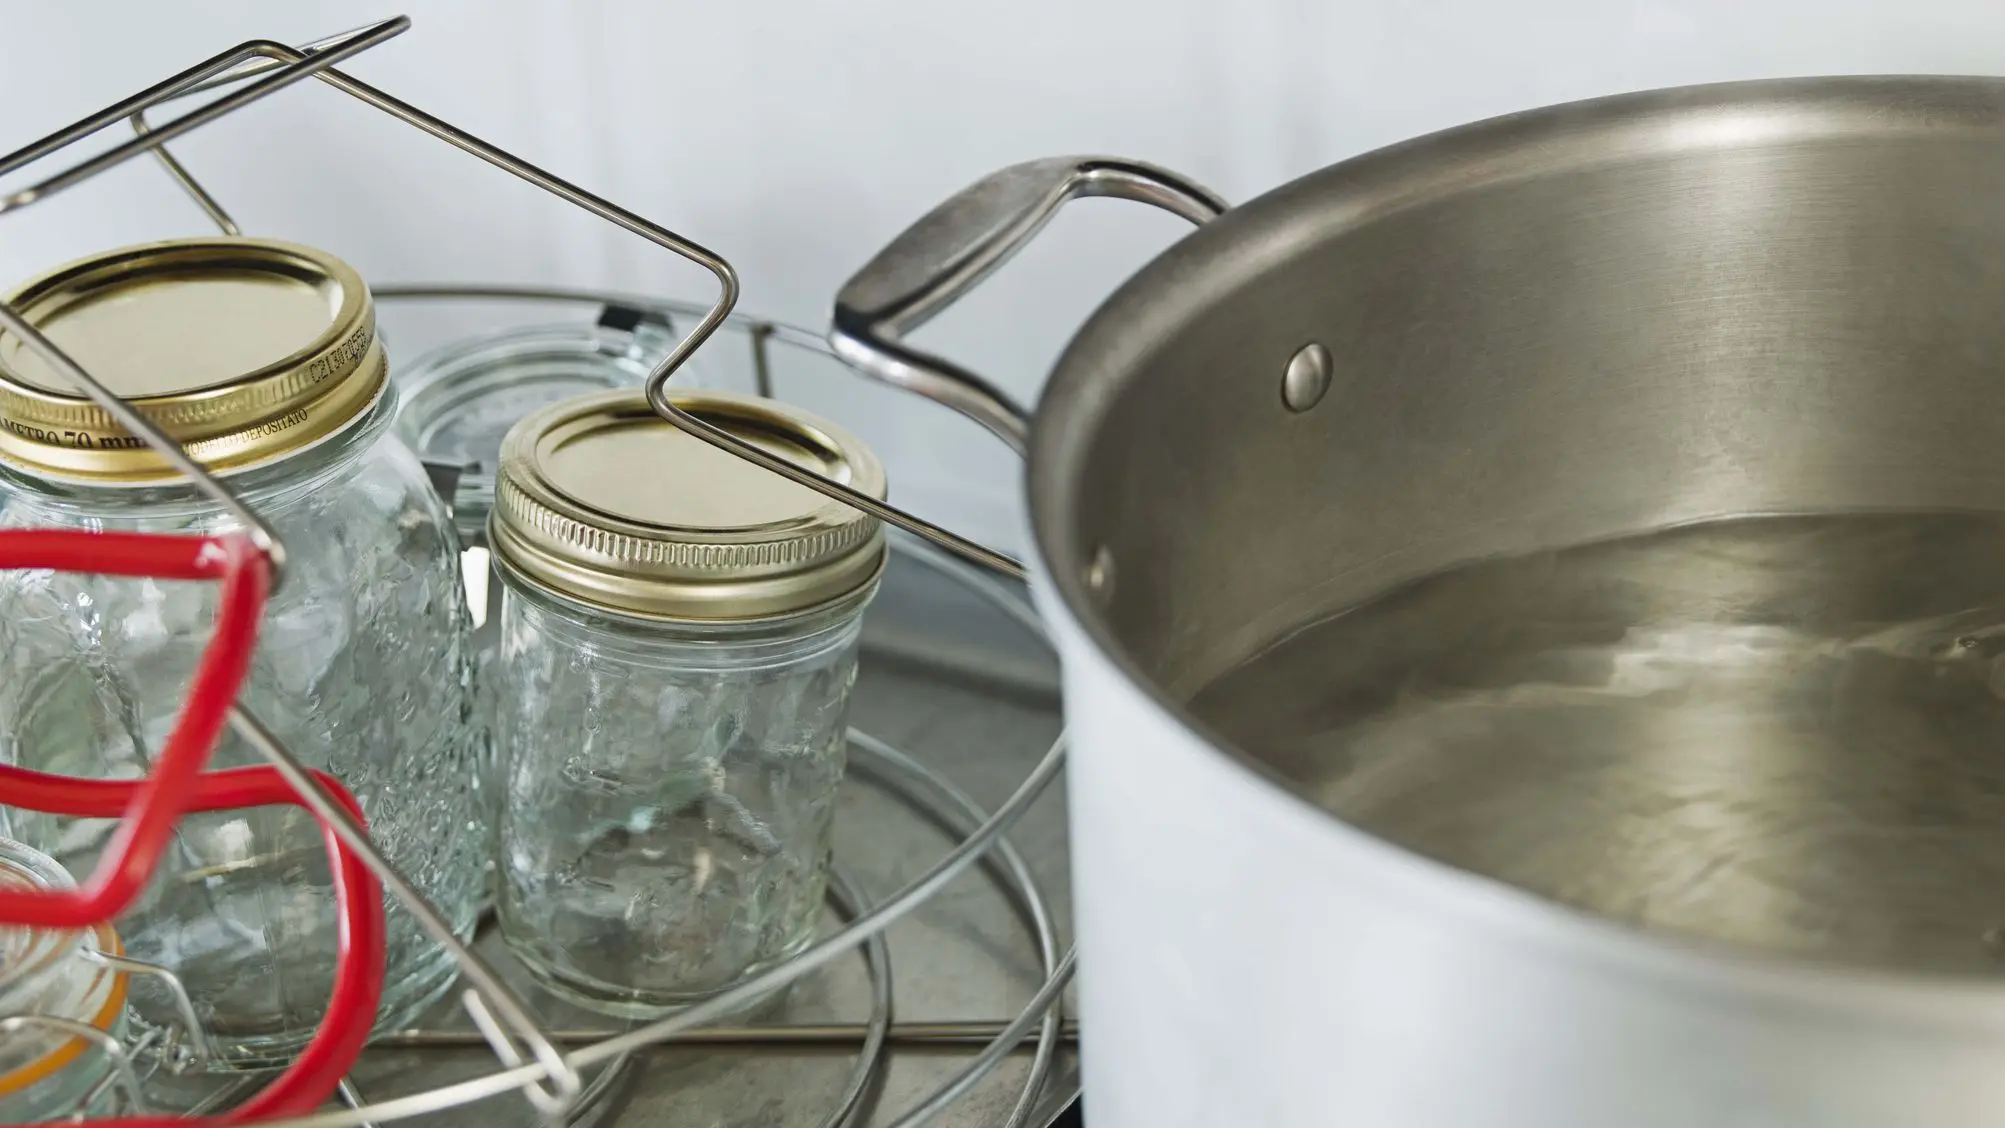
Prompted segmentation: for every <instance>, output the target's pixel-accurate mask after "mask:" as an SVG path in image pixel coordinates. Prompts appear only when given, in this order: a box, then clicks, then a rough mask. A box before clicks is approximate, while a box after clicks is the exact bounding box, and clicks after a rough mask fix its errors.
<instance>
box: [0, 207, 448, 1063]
mask: <svg viewBox="0 0 2005 1128" xmlns="http://www.w3.org/2000/svg"><path fill="white" fill-rule="evenodd" d="M10 300H11V301H12V302H13V304H14V306H15V308H17V309H19V310H20V311H22V313H23V315H24V316H25V317H26V318H27V319H28V320H29V321H30V322H32V323H33V324H35V325H36V327H37V328H38V329H40V330H41V331H42V332H43V333H44V334H46V335H47V336H48V337H49V338H50V339H52V340H53V341H54V342H55V343H56V344H57V345H58V346H59V347H61V348H62V349H63V350H64V351H65V352H67V353H68V354H69V355H70V356H71V357H73V358H75V359H76V360H77V361H78V362H79V363H81V364H82V366H83V367H84V368H85V370H86V371H88V372H90V373H91V374H92V375H93V376H94V377H96V378H97V379H98V380H99V381H101V382H103V383H105V384H106V385H108V386H109V387H110V388H111V389H112V390H113V391H114V392H116V393H118V394H119V395H121V396H123V397H126V398H127V399H128V401H129V402H131V403H132V404H133V406H134V407H136V408H137V409H138V410H139V411H140V412H142V413H143V414H144V415H146V416H147V417H148V418H150V419H151V420H153V421H154V422H155V423H156V424H158V425H159V426H160V427H161V428H163V429H164V430H166V431H167V432H168V434H170V435H171V436H172V437H174V438H175V439H177V440H178V441H180V442H181V443H182V444H183V446H184V448H185V449H186V450H187V451H188V453H189V454H190V455H191V456H193V457H194V458H195V459H196V460H197V461H198V462H200V463H202V464H204V466H205V467H206V468H208V469H209V470H211V471H213V472H216V473H219V474H225V475H227V476H228V479H229V481H230V484H231V487H232V489H233V490H235V491H236V492H237V493H238V494H239V495H240V496H241V497H243V498H244V500H245V501H246V502H247V503H248V504H250V505H251V506H252V507H253V508H254V509H255V510H256V511H257V512H258V513H259V514H260V515H261V516H262V517H263V518H264V519H265V520H266V521H267V522H269V523H270V524H271V526H272V527H273V528H274V529H275V530H276V531H277V533H278V535H279V536H280V538H281V539H282V540H283V541H284V544H285V547H286V550H287V557H286V570H285V575H284V578H283V582H282V584H281V586H280V587H279V588H278V590H277V591H276V592H275V593H274V594H273V596H272V599H271V601H270V603H269V604H268V606H267V608H266V612H265V617H264V620H263V623H262V626H261V629H260V635H259V641H258V647H257V653H256V654H255V656H254V661H253V665H252V671H251V674H250V677H249V680H248V681H247V682H246V683H245V687H244V690H243V694H242V697H243V700H244V702H245V703H246V704H247V705H248V706H249V707H251V708H252V709H253V710H255V711H256V712H257V714H258V715H259V716H260V717H261V718H262V719H263V720H264V721H265V722H266V723H267V724H269V725H270V726H271V727H272V728H273V729H274V730H275V731H276V732H277V733H278V735H279V736H280V737H281V738H283V739H284V740H285V742H286V743H287V744H288V745H289V747H290V748H291V749H292V750H293V752H294V753H295V754H297V755H298V756H299V758H300V759H301V760H303V761H304V762H305V763H307V764H308V765H309V766H312V767H318V768H323V769H325V770H327V771H330V772H332V773H333V774H334V775H336V776H337V777H339V778H340V779H341V780H342V781H343V782H344V783H346V784H347V785H348V787H349V789H350V790H352V791H353V792H354V793H355V795H356V797H357V798H358V799H360V800H361V803H362V806H363V808H364V810H365V812H366V813H367V815H368V817H369V821H370V824H371V826H372V828H373V831H374V834H375V837H376V840H377V841H378V843H379V844H380V845H381V846H382V848H383V849H384V851H385V852H386V853H387V854H388V856H389V857H390V859H391V860H392V861H393V862H395V863H396V864H397V865H398V866H400V867H401V868H402V869H403V871H404V872H405V873H406V874H407V875H409V876H410V877H411V878H412V879H413V881H414V882H415V883H416V884H417V886H418V887H419V889H420V890H422V891H423V892H424V894H425V895H426V896H427V897H429V898H430V899H431V900H432V903H433V904H435V905H437V906H438V907H439V908H440V909H441V910H442V911H443V912H444V913H445V914H446V916H447V918H448V919H449V920H451V921H452V922H453V923H454V924H455V925H457V926H458V927H459V929H460V931H461V932H462V933H470V932H471V930H472V927H473V923H474V916H475V906H476V905H477V903H478V895H479V892H480V882H481V876H482V858H483V853H484V848H485V844H486V833H485V831H484V829H483V822H484V811H485V808H484V806H483V805H482V802H481V797H480V795H479V793H478V789H477V785H478V781H477V777H476V774H475V771H474V763H475V759H476V754H477V750H476V748H475V747H474V742H475V741H476V740H477V739H478V730H477V729H476V728H475V727H474V726H472V725H470V724H469V723H468V719H469V718H468V716H467V714H468V710H469V703H470V694H469V674H468V662H467V629H468V627H467V612H466V609H465V605H464V602H463V600H462V599H461V597H460V594H459V588H458V582H457V553H456V544H455V539H454V535H453V530H452V527H451V525H450V523H449V520H448V518H447V515H446V513H445V510H444V508H443V506H442V504H441V503H440V501H439V499H438V498H437V496H436V495H435V494H433V492H432V491H431V489H430V487H429V485H428V483H427V481H426V478H425V475H424V472H423V470H422V468H421V467H420V466H419V464H418V461H417V459H416V458H415V457H414V456H413V455H412V454H411V453H410V452H409V451H408V450H407V449H405V447H404V445H403V444H402V443H401V442H400V441H398V440H397V439H396V438H395V437H393V436H392V435H391V434H390V433H389V422H390V419H391V416H392V414H393V412H394V406H395V403H394V400H395V396H394V393H393V392H392V391H391V390H390V387H389V382H388V380H387V379H386V375H385V373H386V362H385V358H384V354H383V348H382V344H381V342H380V341H379V340H378V339H377V336H376V331H375V315H374V309H373V304H372V302H371V300H370V297H369V292H368V289H367V288H366V287H365V286H364V285H363V283H362V280H361V279H360V278H359V277H358V276H357V275H356V273H355V272H354V271H353V270H352V269H350V268H349V267H348V266H347V265H346V264H344V263H342V262H340V261H339V260H337V259H335V258H333V257H332V256H329V255H327V254H324V253H322V252H319V251H316V250H312V249H309V248H306V247H299V246H292V245H289V244H283V243H275V242H270V241H265V240H257V239H243V238H207V239H196V240H186V241H176V242H169V243H156V244H151V245H146V246H140V247H132V248H127V249H124V250H119V251H114V252H110V253H107V254H103V255H98V256H95V257H93V258H90V259H87V260H84V261H82V262H78V263H75V264H72V265H70V266H66V267H63V268H61V269H58V270H56V271H53V272H51V273H50V274H47V275H45V276H43V277H42V278H40V279H37V280H35V281H33V282H31V283H29V284H27V285H26V286H25V287H23V288H22V289H21V290H20V291H19V292H18V293H16V294H15V295H14V296H13V297H12V298H11V299H10ZM0 479H4V484H5V486H6V489H5V490H4V497H0V525H5V526H10V527H22V526H26V527H50V526H54V527H67V528H88V529H102V530H131V531H145V532H190V533H192V532H212V531H216V530H219V529H221V528H224V527H226V526H227V525H228V518H227V517H226V516H225V515H224V514H223V512H222V511H221V510H220V509H219V508H218V507H216V506H215V505H214V504H213V503H212V502H210V501H209V500H208V499H207V498H205V497H204V496H202V495H201V494H199V493H197V492H196V491H195V490H194V488H193V487H192V486H191V485H190V484H189V483H187V482H186V481H185V480H183V479H181V478H180V477H179V476H178V475H176V474H175V473H174V472H173V471H172V470H171V469H169V468H168V467H167V465H166V464H165V463H164V462H163V461H162V460H161V459H160V458H159V456H158V455H157V454H155V453H154V452H153V451H151V450H149V449H147V448H145V447H144V446H143V444H141V443H140V442H139V441H138V439H137V438H136V437H135V436H133V435H131V434H129V433H127V432H126V431H124V430H123V429H122V428H120V427H119V426H118V425H117V424H116V423H115V422H113V421H112V420H111V419H110V418H109V417H108V416H106V415H105V413H104V412H103V411H101V410H100V409H99V408H98V407H97V406H96V405H94V404H92V403H90V402H89V401H88V400H87V399H85V398H84V397H83V396H82V395H81V394H80V393H79V392H78V391H77V390H76V389H74V388H71V387H69V386H68V385H67V383H65V382H64V381H63V380H62V378H61V377H59V376H57V375H56V374H55V373H54V372H53V371H51V370H50V369H49V368H48V367H47V366H46V365H44V364H42V363H41V361H40V360H39V358H38V357H36V356H35V355H34V354H33V353H32V352H30V350H29V349H28V348H27V346H26V344H25V342H23V341H21V340H19V339H17V338H14V337H12V336H9V335H5V334H0ZM214 605H215V592H214V591H213V589H212V588H211V587H210V586H208V585H196V584H178V583H163V582H156V581H152V580H132V579H110V578H106V577H101V576H91V575H77V574H67V573H51V572H47V571H19V572H7V573H0V663H4V666H0V733H3V734H4V740H5V743H4V745H0V757H4V758H5V759H6V760H7V761H9V762H13V763H18V764H21V765H23V766H26V767H30V768H36V769H40V770H44V771H53V772H60V773H65V774H69V775H77V776H104V777H119V778H130V777H134V776H137V775H140V774H142V773H143V772H144V771H145V770H146V768H147V765H148V764H149V763H150V760H151V758H152V755H153V752H154V750H155V749H156V748H157V747H158V746H159V744H160V742H161V740H162V738H163V736H164V734H165V733H166V731H167V730H168V728H169V727H170V726H171V725H172V723H173V721H174V719H175V717H176V715H177V713H178V711H179V708H180V705H181V702H182V699H183V696H184V694H185V692H186V689H187V686H188V682H189V678H190V676H191V674H192V671H193V669H194V665H195V659H196V656H197V654H198V653H199V651H200V649H201V648H202V646H203V644H204V642H205V641H206V639H207V636H208V633H209V624H210V621H211V619H212V617H213V614H214ZM258 762H261V761H260V760H259V758H258V756H257V753H256V752H255V751H254V750H253V749H251V748H250V747H248V746H247V745H245V744H244V743H242V742H241V741H240V740H239V739H238V738H237V737H235V736H234V735H233V734H226V736H225V737H224V739H223V741H222V742H221V744H220V745H219V747H218V748H217V750H216V753H215V756H214V759H213V761H212V763H213V765H214V766H216V767H228V766H235V765H244V764H252V763H258ZM110 826H111V824H109V823H103V822H58V821H56V820H53V819H48V818H45V817H37V816H28V815H24V816H22V817H21V818H19V819H18V820H17V821H16V828H15V829H16V833H17V834H19V835H21V836H23V837H26V838H27V839H28V841H29V842H30V843H31V844H34V845H37V846H40V847H42V848H44V849H46V850H48V851H49V852H50V853H53V854H55V855H56V856H57V857H58V858H59V859H61V860H62V861H63V862H64V863H65V864H66V865H68V866H69V868H71V869H72V870H77V869H79V868H82V869H89V868H92V862H93V860H94V857H95V855H96V854H97V852H98V851H99V849H100V848H101V846H102V845H103V843H104V841H105V839H106V837H107V834H108V832H109V830H110ZM389 924H390V943H389V965H388V984H389V986H388V990H387V992H386V994H385V996H384V1008H383V1016H382V1017H383V1019H384V1021H385V1022H387V1023H401V1022H405V1021H408V1020H409V1019H410V1018H411V1017H412V1016H413V1015H414V1013H415V1011H416V1010H417V1008H419V1007H421V1006H422V1005H423V1004H424V1003H426V1002H427V1001H429V999H430V998H432V997H433V996H435V995H436V994H437V993H438V992H439V991H440V990H442V989H443V988H444V987H445V985H446V984H447V983H448V982H449V980H450V977H451V975H452V972H453V968H452V965H451V962H450V959H449V958H448V957H447V956H446V954H445V953H444V952H443V951H442V950H440V949H439V948H438V946H437V945H435V944H433V943H431V942H430V941H428V940H426V939H425V938H424V937H423V936H422V935H421V934H420V932H419V931H418V929H417V928H416V926H415V924H414V922H412V921H411V920H410V919H409V918H408V917H405V916H403V915H402V914H401V913H398V912H395V911H393V912H392V914H391V916H390V921H389ZM123 925H124V938H125V942H126V945H127V947H128V949H129V950H130V952H131V954H132V955H133V956H135V957H137V958H140V959H144V960H147V961H149V962H152V963H157V964H160V965H162V966H164V967H166V968H167V969H168V970H170V971H173V972H174V973H176V974H177V975H179V976H180V978H181V980H182V982H183V983H184V984H185V985H186V987H187V990H188V993H189V994H190V995H191V996H192V997H193V1000H194V1002H195V1006H196V1009H197V1011H198V1012H199V1014H200V1017H201V1018H202V1020H203V1021H204V1023H205V1025H206V1026H207V1028H208V1033H209V1035H210V1040H211V1043H212V1047H211V1048H212V1049H213V1050H215V1051H217V1052H218V1054H219V1057H220V1058H221V1060H223V1061H225V1062H235V1063H253V1062H270V1061H275V1060H278V1059H281V1058H283V1057H284V1056H286V1055H287V1054H288V1053H289V1052H290V1051H292V1050H294V1049H296V1048H297V1047H298V1046H299V1045H301V1044H302V1043H304V1041H305V1040H306V1039H307V1038H308V1037H310V1036H311V1034H312V1032H313V1030H314V1029H315V1027H316V1025H317V1023H318V1022H319V1019H320V1016H321V1013H322V1011H323V1010H324V1008H325V1004H326V1001H327V998H328V993H329V989H330V985H331V981H332V970H333V966H334V958H335V941H336V927H335V915H334V897H333V894H332V891H331V888H330V883H329V875H328V870H327V865H326V860H325V856H324V854H323V853H322V849H321V843H320V837H319V832H318V828H317V826H316V824H315V823H314V821H313V819H312V818H311V817H310V816H309V815H307V814H306V813H305V812H304V811H302V810H298V809H294V808H283V809H274V808H266V809H258V810H252V811H230V812H219V813H215V814H208V815H198V816H192V817H190V818H188V819H186V820H184V821H183V822H182V824H181V825H180V828H179V831H178V833H177V835H176V838H175V842H174V845H173V848H172V849H171V850H170V851H169V853H168V857H167V861H166V864H165V865H164V866H163V867H162V871H161V873H160V874H159V876H158V877H157V878H156V880H155V881H154V883H153V885H152V886H151V888H150V889H149V890H148V892H147V894H146V895H145V897H144V898H143V899H142V900H141V901H140V902H139V903H138V904H137V905H136V906H135V907H134V908H133V910H131V912H130V913H129V914H128V916H127V917H126V918H125V919H124V922H123ZM133 1002H134V1006H135V1012H136V1014H137V1015H138V1017H139V1018H140V1019H141V1020H142V1021H146V1022H149V1023H155V1024H159V1025H167V1024H169V1023H170V1022H171V1021H172V1017H173V1014H174V1012H173V1009H172V1005H171V1000H170V999H169V998H168V997H167V996H166V994H165V992H164V991H158V990H150V989H148V987H147V985H145V984H135V985H134V989H133Z"/></svg>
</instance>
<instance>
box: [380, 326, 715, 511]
mask: <svg viewBox="0 0 2005 1128" xmlns="http://www.w3.org/2000/svg"><path fill="white" fill-rule="evenodd" d="M674 347H675V335H674V333H673V332H671V331H670V329H669V327H668V326H666V325H663V324H659V323H656V322H654V321H650V320H647V319H645V318H643V317H641V316H640V315H639V314H637V313H633V312H632V311H627V310H612V309H609V310H607V311H606V312H605V313H604V314H603V315H602V316H601V317H600V319H599V320H598V322H597V323H594V324H575V323H574V324H557V325H533V326H529V327H526V328H521V329H511V330H508V331H506V332H501V333H493V334H488V335H485V336H480V337H473V338H470V339H468V340H464V341H457V342H454V343H452V344H449V345H445V346H443V347H441V348H437V349H434V350H432V351H431V352H428V353H426V354H424V355H423V356H421V357H419V358H417V359H416V360H414V361H412V362H411V363H410V364H409V365H408V366H404V367H400V369H399V370H398V372H397V373H396V376H395V379H396V381H397V388H398V393H399V398H400V399H401V401H402V405H403V406H402V409H401V410H400V411H399V413H398V415H397V434H398V435H399V436H400V437H402V438H403V440H404V441H405V442H406V443H407V444H409V446H410V448H411V449H412V450H414V451H416V452H417V453H418V457H419V458H421V459H424V460H425V461H427V462H436V463H439V464H442V465H447V466H456V467H459V475H458V479H457V482H456V484H455V489H454V491H453V497H452V499H451V500H452V509H453V519H454V521H455V523H456V524H457V525H458V527H459V533H460V543H461V544H462V545H476V544H480V543H482V542H483V541H484V540H485V539H486V534H487V513H488V510H489V509H491V508H493V506H494V468H495V465H496V463H497V462H499V461H500V458H501V440H502V438H503V436H505V435H507V434H508V429H509V428H510V427H513V426H514V425H515V424H516V423H517V422H518V421H519V420H521V419H522V418H523V417H524V416H526V415H528V414H529V413H530V412H533V411H535V410H537V409H538V408H542V407H546V406H548V405H550V404H553V403H556V402H558V401H560V400H566V399H570V398H571V397H573V396H579V395H585V394H588V393H591V392H600V391H606V390H608V389H612V388H636V387H639V386H640V385H641V384H642V382H644V381H645V380H646V379H647V377H648V374H649V373H651V372H653V371H654V366H655V365H656V364H658V363H660V362H661V360H662V358H664V357H666V356H667V355H668V353H669V350H670V349H672V348H674ZM685 367H687V366H686V365H685ZM676 384H677V386H678V387H689V386H691V381H690V379H689V376H688V374H687V373H683V372H679V373H678V374H677V377H676Z"/></svg>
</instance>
